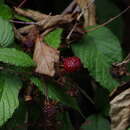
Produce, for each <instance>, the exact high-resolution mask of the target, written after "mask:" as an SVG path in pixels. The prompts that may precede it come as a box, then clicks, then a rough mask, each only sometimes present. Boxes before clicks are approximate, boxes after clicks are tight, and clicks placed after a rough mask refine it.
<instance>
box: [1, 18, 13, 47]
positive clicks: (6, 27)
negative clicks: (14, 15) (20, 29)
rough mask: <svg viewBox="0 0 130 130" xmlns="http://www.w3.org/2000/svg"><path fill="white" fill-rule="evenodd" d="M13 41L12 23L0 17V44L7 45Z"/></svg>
mask: <svg viewBox="0 0 130 130" xmlns="http://www.w3.org/2000/svg"><path fill="white" fill-rule="evenodd" d="M13 41H14V32H13V27H12V25H11V24H10V23H9V22H8V21H7V20H5V19H3V18H2V17H0V46H1V47H7V46H9V45H10V44H12V43H13Z"/></svg>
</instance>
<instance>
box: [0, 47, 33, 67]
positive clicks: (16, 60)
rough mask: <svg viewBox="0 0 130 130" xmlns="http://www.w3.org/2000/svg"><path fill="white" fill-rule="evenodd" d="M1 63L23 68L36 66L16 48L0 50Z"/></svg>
mask: <svg viewBox="0 0 130 130" xmlns="http://www.w3.org/2000/svg"><path fill="white" fill-rule="evenodd" d="M0 61H1V62H4V63H9V64H12V65H16V66H21V67H30V66H34V65H35V64H34V62H33V60H32V59H31V58H30V57H29V56H28V55H27V54H25V53H24V52H21V51H19V50H16V49H14V48H0Z"/></svg>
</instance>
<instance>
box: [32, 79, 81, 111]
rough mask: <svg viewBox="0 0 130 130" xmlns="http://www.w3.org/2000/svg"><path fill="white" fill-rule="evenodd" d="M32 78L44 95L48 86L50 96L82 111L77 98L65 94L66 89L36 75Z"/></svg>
mask: <svg viewBox="0 0 130 130" xmlns="http://www.w3.org/2000/svg"><path fill="white" fill-rule="evenodd" d="M30 80H31V81H32V83H33V84H35V85H36V86H37V87H38V88H39V90H40V91H41V92H42V94H43V95H45V88H47V90H48V96H49V97H50V98H51V99H53V100H56V101H60V102H61V103H63V104H65V105H67V106H69V107H72V108H74V109H76V110H78V111H80V109H79V107H78V105H77V102H76V100H75V98H73V97H71V96H69V95H67V94H65V91H64V89H62V88H60V87H58V86H56V84H53V83H49V82H48V83H45V82H43V81H41V80H40V79H38V78H36V77H31V79H30Z"/></svg>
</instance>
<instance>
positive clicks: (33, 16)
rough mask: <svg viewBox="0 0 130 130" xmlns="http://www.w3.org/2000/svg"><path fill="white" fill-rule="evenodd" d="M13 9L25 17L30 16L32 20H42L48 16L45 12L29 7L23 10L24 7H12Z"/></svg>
mask: <svg viewBox="0 0 130 130" xmlns="http://www.w3.org/2000/svg"><path fill="white" fill-rule="evenodd" d="M14 10H15V12H16V13H18V14H20V15H23V16H25V17H28V18H30V19H32V20H34V21H40V20H43V19H45V18H46V17H47V16H48V15H46V14H43V13H40V12H38V11H34V10H31V9H27V10H24V9H21V8H14Z"/></svg>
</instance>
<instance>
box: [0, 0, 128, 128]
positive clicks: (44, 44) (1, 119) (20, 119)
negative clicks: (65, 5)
mask: <svg viewBox="0 0 130 130" xmlns="http://www.w3.org/2000/svg"><path fill="white" fill-rule="evenodd" d="M54 1H55V0H54ZM64 1H65V0H64ZM79 1H80V0H79ZM24 2H25V1H24ZM32 2H33V1H32ZM60 2H61V1H60ZM36 3H37V4H39V6H40V5H42V4H41V3H42V0H40V1H39V2H36ZM24 4H26V2H25V3H24ZM24 4H23V6H24ZM28 4H29V3H27V7H26V6H25V7H26V8H27V9H29V8H31V7H29V6H30V5H29V6H28ZM37 4H36V5H37ZM18 5H21V4H20V3H19V1H18V0H14V1H4V0H0V130H15V129H17V130H26V129H29V130H36V129H38V130H41V129H47V130H52V129H53V130H55V129H56V128H57V129H56V130H61V129H63V130H74V129H80V130H110V129H111V128H110V127H111V122H110V120H109V119H110V118H111V117H110V114H109V111H110V100H111V98H113V95H116V94H117V95H118V94H119V92H120V91H123V90H124V89H125V87H123V90H122V86H121V85H120V81H119V79H121V78H122V76H124V77H123V78H124V79H125V78H126V75H127V76H128V75H129V73H128V72H127V71H128V70H127V67H126V66H127V62H129V61H130V60H129V56H128V57H127V58H128V59H127V58H126V59H125V60H124V61H123V62H122V60H123V56H124V52H125V50H123V49H122V47H121V45H120V44H121V42H122V36H123V35H122V34H123V20H122V17H119V18H117V19H116V20H114V21H112V22H111V23H110V24H108V25H106V26H103V25H102V26H100V27H99V25H94V26H89V27H87V28H86V31H84V30H85V29H84V28H82V26H83V24H84V23H83V22H84V19H82V17H81V18H80V19H79V20H77V18H78V16H80V15H79V14H78V13H76V12H75V11H74V12H73V11H69V13H68V12H67V14H64V12H63V14H61V15H47V14H43V13H40V12H38V11H40V8H38V9H37V11H34V10H22V9H21V8H17V9H18V10H17V11H16V10H15V9H14V8H13V7H18ZM51 5H52V6H53V4H51ZM95 5H96V16H97V23H98V24H103V23H105V22H106V21H107V20H109V19H110V18H111V17H114V16H116V15H118V14H120V9H119V8H118V7H117V6H116V5H115V4H114V3H113V1H112V0H96V1H95ZM33 6H35V5H32V8H34V7H33ZM74 8H75V7H74ZM89 8H91V7H89ZM42 11H44V10H42ZM76 11H77V8H76ZM90 12H91V11H90ZM83 13H84V12H83ZM81 15H82V13H81ZM88 15H89V14H88ZM48 17H49V19H48ZM13 22H14V23H13ZM28 24H29V25H28ZM30 24H31V25H30ZM97 27H98V28H97ZM14 29H15V31H14ZM89 29H90V30H91V29H93V31H90V32H87V31H88V30H89ZM47 32H48V33H47ZM44 34H46V35H44ZM69 35H70V37H69ZM68 37H69V38H68ZM35 52H36V54H35ZM68 57H69V58H68ZM70 57H77V58H78V59H79V61H81V62H82V65H81V64H80V66H79V67H78V69H74V72H73V71H72V72H70V71H68V72H67V71H66V70H65V67H64V66H63V64H64V61H65V59H67V58H68V60H69V59H70ZM34 61H35V62H36V61H38V62H36V63H35V62H34ZM120 62H121V63H120ZM67 63H70V64H72V65H74V62H73V63H72V62H71V60H70V61H69V62H67ZM118 63H119V64H118ZM37 68H38V71H37ZM113 68H114V69H116V71H113ZM122 68H123V69H122ZM46 69H48V70H47V71H48V72H52V73H53V74H52V75H51V74H48V75H47V73H45V71H46ZM114 76H115V77H118V78H119V79H118V78H115V77H114ZM127 78H129V77H127ZM124 81H125V80H124ZM126 86H127V85H126ZM118 87H119V88H118ZM115 89H116V90H115ZM118 89H119V90H120V89H121V90H120V91H119V90H118ZM116 92H117V93H116ZM113 93H114V94H113ZM50 127H51V128H50Z"/></svg>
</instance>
